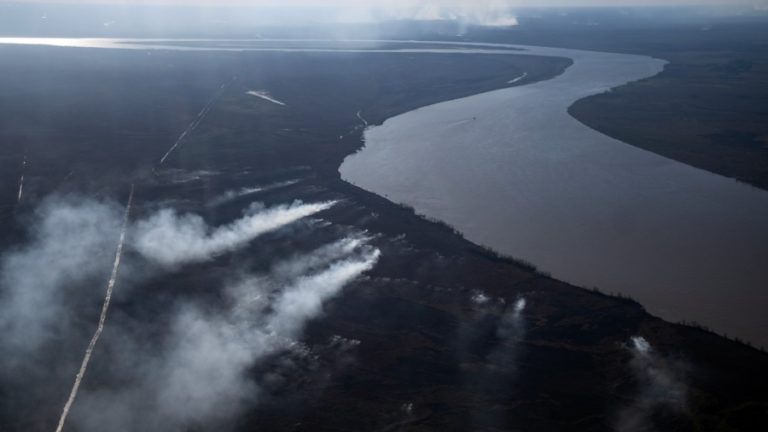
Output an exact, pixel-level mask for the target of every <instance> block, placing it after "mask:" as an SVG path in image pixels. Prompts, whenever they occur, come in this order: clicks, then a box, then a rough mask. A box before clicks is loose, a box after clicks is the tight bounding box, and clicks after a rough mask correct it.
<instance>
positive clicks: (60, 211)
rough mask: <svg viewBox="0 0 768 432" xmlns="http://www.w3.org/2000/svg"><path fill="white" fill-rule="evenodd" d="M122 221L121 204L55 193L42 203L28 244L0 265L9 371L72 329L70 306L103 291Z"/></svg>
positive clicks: (0, 328)
mask: <svg viewBox="0 0 768 432" xmlns="http://www.w3.org/2000/svg"><path fill="white" fill-rule="evenodd" d="M121 219H122V214H121V208H120V207H118V206H117V205H114V204H109V203H105V202H100V201H95V200H89V199H77V198H74V197H54V198H49V199H47V200H45V201H44V202H43V203H42V204H41V205H40V207H39V208H38V209H37V211H36V212H35V214H34V216H33V220H32V221H31V223H30V224H29V226H30V227H32V228H31V229H30V233H29V237H30V238H29V241H28V243H27V244H26V245H24V246H21V247H19V248H17V249H15V250H12V251H10V252H9V253H7V254H5V255H4V256H3V258H2V261H1V263H0V332H2V335H3V339H2V342H1V343H0V344H1V345H2V347H3V348H4V351H5V352H6V353H7V354H5V355H3V356H2V360H1V361H2V362H3V365H4V367H3V370H4V371H6V372H11V371H12V370H13V366H14V365H20V364H24V363H25V361H26V358H27V356H28V355H29V354H31V353H33V352H35V351H36V350H38V349H39V348H40V347H41V346H42V345H43V344H45V343H46V342H47V341H50V340H52V339H56V338H59V337H60V336H61V335H62V334H64V333H66V332H67V331H68V329H69V326H70V322H71V321H72V320H73V319H75V317H73V314H71V313H70V312H69V310H70V309H72V308H73V307H75V306H76V305H78V304H79V303H83V302H97V301H98V299H99V298H100V297H101V296H102V295H103V287H104V283H105V281H106V280H107V279H108V276H109V270H110V268H111V261H112V258H113V255H114V248H115V242H116V240H117V238H118V236H119V233H120V222H121Z"/></svg>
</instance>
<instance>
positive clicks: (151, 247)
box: [135, 201, 335, 266]
mask: <svg viewBox="0 0 768 432" xmlns="http://www.w3.org/2000/svg"><path fill="white" fill-rule="evenodd" d="M334 204H335V201H326V202H321V203H314V204H303V203H301V202H298V201H297V202H295V203H293V204H291V205H280V206H277V207H273V208H269V209H264V208H262V207H261V206H259V205H252V206H251V207H250V208H249V209H248V210H246V212H245V215H244V216H243V217H242V218H240V219H238V220H236V221H234V222H232V223H231V224H229V225H225V226H222V227H219V228H216V229H211V228H210V227H208V225H207V224H206V223H205V221H204V220H203V218H202V217H200V216H197V215H193V214H184V215H179V214H178V213H176V212H175V211H174V210H170V209H164V210H161V211H159V212H158V213H156V214H155V215H153V216H151V217H150V218H149V219H147V220H144V221H141V222H139V223H137V224H136V227H135V247H136V250H137V251H138V252H139V253H141V254H142V255H143V256H144V257H146V258H148V259H150V260H152V261H155V262H157V263H159V264H161V265H164V266H175V265H180V264H186V263H193V262H201V261H206V260H209V259H211V258H213V257H215V256H216V255H219V254H221V253H224V252H228V251H231V250H235V249H237V248H240V247H243V246H245V245H246V244H248V243H250V242H251V241H252V240H253V239H255V238H256V237H258V236H260V235H262V234H265V233H267V232H270V231H274V230H277V229H279V228H281V227H283V226H285V225H288V224H291V223H293V222H296V221H298V220H299V219H302V218H304V217H307V216H311V215H313V214H315V213H318V212H321V211H323V210H327V209H329V208H331V207H332V206H333V205H334Z"/></svg>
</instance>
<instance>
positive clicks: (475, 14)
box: [336, 0, 519, 27]
mask: <svg viewBox="0 0 768 432" xmlns="http://www.w3.org/2000/svg"><path fill="white" fill-rule="evenodd" d="M336 3H337V4H339V3H344V2H343V1H337V2H336ZM350 3H351V4H347V5H346V7H343V8H341V9H340V12H339V16H338V20H339V21H343V22H344V21H346V22H378V21H388V20H413V21H436V20H450V21H455V22H457V23H459V24H462V25H482V26H494V27H500V26H514V25H517V18H516V17H515V15H514V13H513V10H512V9H513V7H514V6H515V5H518V6H519V2H515V1H510V0H481V1H473V2H466V1H450V0H447V1H446V0H443V1H439V0H432V1H429V0H428V1H421V0H394V1H389V2H374V3H366V2H350Z"/></svg>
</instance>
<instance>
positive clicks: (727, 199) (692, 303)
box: [340, 47, 768, 346]
mask: <svg viewBox="0 0 768 432" xmlns="http://www.w3.org/2000/svg"><path fill="white" fill-rule="evenodd" d="M525 48H528V49H529V51H528V52H529V53H530V54H536V55H549V56H558V57H568V58H571V59H573V60H574V65H573V66H572V67H570V68H569V69H568V70H567V71H566V72H565V73H564V74H563V75H561V76H559V77H557V78H554V79H552V80H549V81H544V82H539V83H535V84H531V85H525V86H521V87H512V88H508V89H502V90H497V91H493V92H489V93H484V94H480V95H476V96H471V97H467V98H463V99H458V100H454V101H449V102H444V103H439V104H436V105H432V106H428V107H424V108H420V109H417V110H415V111H411V112H408V113H406V114H403V115H399V116H397V117H394V118H391V119H389V120H387V121H386V122H385V123H384V124H383V125H381V126H374V127H371V128H369V129H367V131H366V133H365V148H364V149H363V150H362V151H360V152H359V153H357V154H354V155H351V156H349V157H348V158H347V159H346V161H345V162H344V164H343V165H342V166H341V168H340V171H341V175H342V177H343V178H344V179H345V180H346V181H349V182H351V183H353V184H355V185H357V186H360V187H362V188H364V189H366V190H369V191H371V192H375V193H377V194H379V195H383V196H386V197H387V198H389V199H390V200H392V201H394V202H397V203H404V204H408V205H410V206H413V207H414V208H415V209H416V211H417V212H418V213H420V214H423V215H426V216H429V217H432V218H436V219H439V220H442V221H445V222H446V223H448V224H449V225H451V226H453V227H454V228H456V229H458V230H459V231H461V232H462V233H463V234H464V236H465V237H466V238H467V239H469V240H471V241H473V242H476V243H479V244H482V245H485V246H488V247H491V248H493V249H495V250H497V251H499V252H501V253H504V254H507V255H511V256H513V257H516V258H521V259H524V260H526V261H529V262H531V263H533V264H535V265H536V266H538V267H539V268H540V269H541V270H543V271H546V272H550V273H551V274H552V275H553V276H554V277H556V278H558V279H561V280H565V281H568V282H571V283H574V284H577V285H581V286H584V287H599V288H600V289H601V290H603V291H607V292H617V293H623V294H626V295H630V296H632V297H633V298H635V299H637V300H638V301H639V302H640V303H642V304H643V305H644V306H645V307H646V308H647V309H648V310H649V311H650V312H651V313H653V314H656V315H658V316H661V317H663V318H665V319H669V320H671V321H681V320H687V321H697V322H700V323H703V324H705V325H707V326H709V327H711V328H713V329H715V330H716V331H718V332H720V333H727V334H728V335H731V336H734V335H736V336H739V337H741V338H744V339H747V340H750V341H753V342H755V343H757V344H759V345H766V346H768V331H766V329H768V312H767V311H768V193H766V192H765V191H762V190H759V189H755V188H753V187H751V186H748V185H745V184H742V183H738V182H736V181H735V180H731V179H728V178H724V177H721V176H718V175H715V174H711V173H709V172H706V171H702V170H699V169H696V168H693V167H690V166H687V165H684V164H681V163H678V162H675V161H672V160H669V159H666V158H663V157H661V156H658V155H655V154H653V153H649V152H646V151H644V150H640V149H638V148H636V147H633V146H630V145H628V144H625V143H622V142H620V141H617V140H615V139H612V138H609V137H607V136H605V135H602V134H600V133H598V132H596V131H594V130H592V129H590V128H588V127H587V126H585V125H583V124H581V123H580V122H578V121H577V120H575V119H574V118H573V117H571V116H570V115H569V114H568V113H567V109H568V107H569V106H570V105H571V104H572V103H573V102H575V101H576V100H578V99H582V98H584V97H587V96H589V95H593V94H596V93H601V92H604V91H608V90H609V89H610V88H612V87H616V86H619V85H622V84H624V83H627V82H630V81H635V80H638V79H642V78H646V77H651V76H653V75H656V74H657V73H659V72H660V71H661V70H662V69H663V67H664V62H663V61H661V60H657V59H653V58H650V57H643V56H633V55H621V54H609V53H596V52H587V51H577V50H566V49H551V48H537V47H525ZM626 115H628V116H631V115H633V114H632V113H631V112H627V114H626Z"/></svg>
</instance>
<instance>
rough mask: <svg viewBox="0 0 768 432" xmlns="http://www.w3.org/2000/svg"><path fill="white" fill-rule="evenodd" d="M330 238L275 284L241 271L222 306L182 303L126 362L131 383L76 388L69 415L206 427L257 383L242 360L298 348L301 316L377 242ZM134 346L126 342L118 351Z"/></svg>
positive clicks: (116, 423)
mask: <svg viewBox="0 0 768 432" xmlns="http://www.w3.org/2000/svg"><path fill="white" fill-rule="evenodd" d="M336 245H337V246H336V247H338V248H339V250H338V251H337V252H336V253H335V254H334V253H330V252H329V250H328V248H329V247H326V248H323V252H322V254H321V255H323V256H325V257H327V259H332V261H329V262H327V266H326V268H325V269H324V270H321V271H317V272H313V273H309V274H303V275H301V276H298V277H296V278H294V279H292V280H291V281H286V283H285V284H284V285H282V286H277V285H278V284H277V283H276V282H275V280H273V278H272V276H271V275H266V276H259V277H247V278H244V279H243V280H241V281H239V282H238V283H235V284H233V285H232V286H230V287H229V288H228V289H227V290H226V293H227V296H228V306H227V307H226V308H225V310H223V311H206V310H204V309H203V308H201V307H199V306H195V305H187V306H186V307H184V308H183V309H182V310H181V312H180V313H179V314H178V315H177V316H176V318H175V319H174V320H173V323H172V325H171V330H170V334H169V336H168V338H167V340H166V342H165V343H164V345H163V347H162V348H161V349H160V350H159V354H158V355H155V356H153V357H152V358H151V359H141V360H140V361H136V360H133V361H127V362H126V364H130V365H134V366H135V365H141V366H139V369H138V370H136V369H135V368H133V369H130V370H131V371H132V372H133V373H134V374H135V375H134V376H133V377H131V382H132V383H133V384H129V385H126V386H124V387H122V388H120V389H118V390H110V391H95V392H91V393H84V394H82V395H81V398H80V401H79V406H78V407H77V409H76V412H74V413H73V419H72V420H73V421H74V422H75V423H76V425H77V427H78V430H83V431H86V432H90V431H102V430H104V425H105V424H108V425H110V430H113V431H117V432H123V431H126V432H127V431H131V430H144V431H150V432H152V431H166V430H187V429H188V428H194V427H201V426H205V427H207V428H211V427H216V425H217V424H219V425H220V424H221V423H222V422H226V421H227V420H228V419H232V418H234V417H236V414H237V413H238V412H239V411H240V410H241V409H242V408H243V407H244V406H245V405H246V404H253V403H254V402H257V401H258V398H259V383H258V382H255V381H254V380H253V379H250V378H249V377H248V376H247V372H248V370H249V368H250V367H252V366H253V365H254V364H255V363H257V362H258V361H260V360H263V359H265V358H267V357H269V356H272V355H275V354H277V353H280V352H283V351H285V350H291V349H293V348H295V347H299V349H301V345H300V344H298V343H297V339H298V338H299V337H300V335H301V332H302V330H303V327H304V326H305V324H306V323H307V322H308V321H309V320H310V319H313V318H315V317H317V316H318V315H320V314H321V313H322V309H323V303H324V302H326V301H327V300H328V299H330V298H331V297H333V296H335V295H337V294H338V293H339V292H340V291H341V289H342V288H343V287H344V286H345V285H346V284H348V283H349V282H350V281H352V280H353V279H355V278H357V277H358V276H359V275H361V274H362V273H363V272H365V271H367V270H369V269H371V268H372V267H373V266H374V265H375V263H376V262H377V260H378V257H379V251H378V250H376V249H373V248H371V247H369V246H365V245H362V244H360V245H359V247H357V248H355V249H354V250H351V249H350V248H348V247H345V246H344V244H343V243H342V242H339V243H336ZM333 256H337V257H344V258H340V259H335V260H333V258H332V257H333ZM319 260H321V259H320V258H318V256H316V255H315V254H310V255H307V256H302V257H296V258H293V259H292V260H291V262H290V263H285V264H282V265H280V266H278V267H277V268H291V269H296V268H309V267H312V266H308V265H305V264H303V263H302V262H301V261H308V262H318V261H319ZM284 277H285V275H280V276H278V277H277V280H284ZM269 281H271V282H272V283H267V282H269ZM140 352H141V351H136V350H131V352H128V353H126V357H130V356H136V355H139V354H138V353H140ZM123 361H124V362H125V361H126V360H125V359H123Z"/></svg>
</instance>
